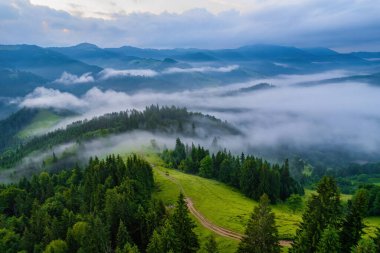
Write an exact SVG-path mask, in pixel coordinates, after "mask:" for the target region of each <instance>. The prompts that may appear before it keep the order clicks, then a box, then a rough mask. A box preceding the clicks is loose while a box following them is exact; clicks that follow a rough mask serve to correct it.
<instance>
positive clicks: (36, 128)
mask: <svg viewBox="0 0 380 253" xmlns="http://www.w3.org/2000/svg"><path fill="white" fill-rule="evenodd" d="M60 120H61V117H60V116H58V115H56V114H54V113H53V112H50V111H48V110H41V111H40V112H38V113H37V115H36V116H35V117H34V119H33V120H32V122H31V123H30V124H29V125H28V126H27V127H25V128H24V129H23V130H21V131H20V132H19V133H18V135H17V136H18V137H19V138H22V139H23V138H28V137H31V136H33V135H36V134H39V133H42V132H43V131H44V130H46V129H48V128H50V127H53V126H54V125H55V124H57V123H58V122H59V121H60Z"/></svg>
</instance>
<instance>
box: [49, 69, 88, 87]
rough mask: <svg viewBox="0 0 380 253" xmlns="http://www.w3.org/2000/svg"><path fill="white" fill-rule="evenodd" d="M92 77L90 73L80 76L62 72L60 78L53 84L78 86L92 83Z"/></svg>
mask: <svg viewBox="0 0 380 253" xmlns="http://www.w3.org/2000/svg"><path fill="white" fill-rule="evenodd" d="M94 81H95V80H94V77H93V76H92V75H91V73H90V72H89V73H84V74H83V75H81V76H79V77H78V76H77V75H73V74H70V73H68V72H66V71H65V72H63V73H62V75H61V77H60V78H59V79H57V80H55V81H54V82H55V83H62V84H66V85H71V84H80V83H91V82H94Z"/></svg>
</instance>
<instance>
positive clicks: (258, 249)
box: [238, 194, 280, 253]
mask: <svg viewBox="0 0 380 253" xmlns="http://www.w3.org/2000/svg"><path fill="white" fill-rule="evenodd" d="M247 252H255V253H276V252H280V245H279V241H278V231H277V227H276V225H275V216H274V214H273V213H272V212H271V209H270V207H269V198H268V196H267V195H266V194H264V195H263V196H262V197H261V198H260V203H259V205H258V206H257V207H255V208H254V210H253V213H252V215H251V218H250V219H249V221H248V224H247V228H246V231H245V236H244V238H243V239H242V241H241V242H240V244H239V248H238V253H247Z"/></svg>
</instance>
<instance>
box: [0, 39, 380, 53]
mask: <svg viewBox="0 0 380 253" xmlns="http://www.w3.org/2000/svg"><path fill="white" fill-rule="evenodd" d="M81 45H89V46H95V47H97V48H99V49H113V48H123V47H130V48H138V49H142V50H176V49H184V50H205V51H217V50H235V49H239V48H244V47H255V46H266V47H281V48H295V49H299V50H307V49H328V50H332V51H334V52H337V53H339V54H350V53H361V52H365V53H378V52H380V50H374V51H371V50H368V51H366V50H359V51H340V50H336V49H333V48H328V47H298V46H297V45H281V44H265V43H258V44H243V45H240V46H236V47H230V48H211V49H209V48H199V47H168V48H155V47H138V46H132V45H128V44H125V45H121V46H116V47H102V46H99V45H97V44H95V43H91V42H87V41H85V42H80V43H77V44H69V45H65V46H57V45H46V46H43V45H39V44H28V43H19V44H0V46H37V47H40V48H45V49H49V48H70V47H78V46H81Z"/></svg>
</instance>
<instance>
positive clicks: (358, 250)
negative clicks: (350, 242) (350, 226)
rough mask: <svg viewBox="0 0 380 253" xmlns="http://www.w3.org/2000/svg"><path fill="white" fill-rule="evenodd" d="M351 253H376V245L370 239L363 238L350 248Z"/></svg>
mask: <svg viewBox="0 0 380 253" xmlns="http://www.w3.org/2000/svg"><path fill="white" fill-rule="evenodd" d="M351 253H376V245H375V243H374V242H373V240H372V239H370V238H363V239H361V240H360V241H359V242H358V245H356V246H354V247H352V250H351Z"/></svg>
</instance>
